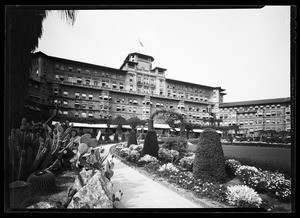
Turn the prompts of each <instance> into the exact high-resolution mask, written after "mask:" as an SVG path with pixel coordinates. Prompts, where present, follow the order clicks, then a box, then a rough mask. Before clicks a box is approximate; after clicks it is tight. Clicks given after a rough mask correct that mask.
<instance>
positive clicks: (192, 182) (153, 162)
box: [115, 145, 291, 210]
mask: <svg viewBox="0 0 300 218" xmlns="http://www.w3.org/2000/svg"><path fill="white" fill-rule="evenodd" d="M141 150H142V145H132V147H130V148H128V150H127V149H124V147H123V146H122V145H119V147H118V146H117V147H116V149H115V152H116V151H117V152H119V154H121V155H123V156H126V157H127V158H126V157H125V160H127V161H129V162H131V163H134V164H136V166H138V167H140V168H141V169H142V170H144V171H146V172H148V173H149V174H152V175H156V176H157V177H158V178H162V179H164V180H166V181H167V182H169V183H171V184H174V185H176V186H178V187H180V188H183V189H186V190H188V191H190V192H192V193H193V194H194V196H196V197H198V198H203V197H205V198H210V199H212V200H216V201H218V202H221V203H225V204H228V205H230V206H235V207H261V208H266V210H271V209H270V208H272V210H276V208H277V210H280V209H278V208H279V207H275V206H272V205H270V204H269V203H268V202H266V201H264V200H262V199H261V197H260V193H266V194H268V195H270V196H272V197H275V198H277V199H278V200H279V201H281V202H290V200H291V182H290V180H287V179H285V178H284V175H283V174H281V173H278V172H275V173H274V172H270V171H266V170H265V171H262V170H261V169H258V168H256V167H253V166H245V165H242V164H241V163H240V162H239V161H237V160H235V159H227V160H226V162H225V167H226V172H227V174H228V175H229V176H230V178H231V179H232V177H233V178H236V179H238V180H240V181H241V182H242V183H243V185H242V186H241V185H240V186H234V185H232V184H231V185H228V184H227V183H224V184H221V183H209V182H207V181H202V180H196V179H195V178H194V177H193V173H192V166H193V161H194V157H195V156H194V153H193V152H186V153H184V157H183V158H181V159H180V160H179V163H178V165H177V164H175V163H174V162H172V160H174V159H173V158H174V157H175V156H176V154H177V153H175V152H176V151H175V150H172V149H166V148H160V151H159V158H158V159H157V158H155V157H152V156H150V155H144V156H141V155H140V151H141ZM174 151H175V152H174ZM121 155H119V156H120V157H122V156H121ZM130 156H134V157H135V158H129V157H130ZM123 158H124V157H123ZM281 210H282V208H281Z"/></svg>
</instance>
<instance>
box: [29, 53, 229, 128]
mask: <svg viewBox="0 0 300 218" xmlns="http://www.w3.org/2000/svg"><path fill="white" fill-rule="evenodd" d="M153 61H154V58H153V57H151V56H148V55H144V54H141V53H136V52H135V53H130V54H128V56H127V57H126V58H125V60H124V61H123V63H122V64H121V67H120V68H119V69H115V68H110V67H105V66H99V65H94V64H89V63H83V62H79V61H74V60H67V59H63V58H58V57H51V56H48V55H46V54H44V53H42V52H37V53H34V54H32V69H31V74H30V84H29V86H30V89H29V96H28V104H27V109H28V110H31V111H34V112H40V113H42V114H45V113H46V114H48V116H50V114H51V110H53V108H55V106H56V105H58V107H59V113H60V114H61V116H65V117H66V119H67V118H68V117H83V118H87V117H93V118H104V119H108V118H111V119H113V118H115V117H117V116H118V115H120V116H122V117H124V118H125V119H128V118H130V117H133V116H137V117H139V118H140V119H143V120H146V119H148V118H149V117H150V114H152V113H153V112H155V110H159V109H175V110H176V111H178V112H180V113H181V114H183V115H184V116H185V117H186V119H187V121H188V122H191V123H197V124H202V125H206V124H207V125H208V123H207V122H204V121H203V118H205V117H208V116H209V113H210V112H215V111H217V110H218V107H219V104H220V103H222V102H223V96H224V95H225V93H224V91H225V90H224V89H222V88H221V87H211V86H205V85H200V84H194V83H188V82H183V81H178V80H173V79H168V78H166V76H165V73H166V69H165V68H161V67H154V68H153V67H152V62H153Z"/></svg>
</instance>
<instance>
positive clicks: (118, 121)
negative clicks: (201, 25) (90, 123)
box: [111, 116, 126, 134]
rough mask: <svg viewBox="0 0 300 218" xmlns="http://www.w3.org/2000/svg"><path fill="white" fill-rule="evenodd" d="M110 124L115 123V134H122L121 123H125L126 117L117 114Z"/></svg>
mask: <svg viewBox="0 0 300 218" xmlns="http://www.w3.org/2000/svg"><path fill="white" fill-rule="evenodd" d="M111 124H114V125H117V131H116V132H117V134H122V133H123V131H122V125H124V124H126V119H125V118H124V117H122V116H117V117H116V118H115V119H113V120H112V122H111Z"/></svg>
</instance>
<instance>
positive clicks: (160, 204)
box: [112, 159, 200, 208]
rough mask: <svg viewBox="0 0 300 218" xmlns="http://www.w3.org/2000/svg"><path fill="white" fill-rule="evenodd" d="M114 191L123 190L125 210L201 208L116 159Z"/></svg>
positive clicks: (122, 202)
mask: <svg viewBox="0 0 300 218" xmlns="http://www.w3.org/2000/svg"><path fill="white" fill-rule="evenodd" d="M114 162H115V167H114V176H113V177H112V183H113V186H114V190H121V191H122V192H123V194H124V195H123V198H122V200H121V204H122V206H123V207H124V208H199V207H200V206H199V205H198V204H196V203H194V202H193V201H190V200H188V199H186V198H184V197H182V196H181V195H179V194H178V193H176V192H174V191H173V190H170V189H168V188H167V187H165V186H163V185H161V184H159V183H157V182H155V181H153V180H151V179H150V178H149V177H146V176H145V175H143V174H141V173H139V172H138V171H136V170H134V169H133V168H131V167H129V166H127V165H126V164H124V163H122V162H121V161H120V160H118V159H114Z"/></svg>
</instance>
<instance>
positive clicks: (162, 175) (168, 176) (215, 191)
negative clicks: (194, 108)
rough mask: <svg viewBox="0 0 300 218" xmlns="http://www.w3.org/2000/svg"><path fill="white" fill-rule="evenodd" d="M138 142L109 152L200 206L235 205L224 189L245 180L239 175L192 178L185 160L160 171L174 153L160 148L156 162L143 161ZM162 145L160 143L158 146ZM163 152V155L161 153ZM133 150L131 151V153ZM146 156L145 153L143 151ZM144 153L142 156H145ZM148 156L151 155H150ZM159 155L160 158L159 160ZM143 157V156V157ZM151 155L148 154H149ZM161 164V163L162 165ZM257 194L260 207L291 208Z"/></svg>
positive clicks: (273, 208) (189, 154)
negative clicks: (217, 178)
mask: <svg viewBox="0 0 300 218" xmlns="http://www.w3.org/2000/svg"><path fill="white" fill-rule="evenodd" d="M141 148H142V145H135V146H130V147H129V148H127V146H126V145H125V144H124V146H122V144H119V145H116V146H113V147H112V148H111V149H112V150H111V152H112V153H114V154H115V155H116V156H117V157H119V158H120V159H121V161H122V162H123V163H125V164H127V165H129V166H131V167H133V168H135V169H136V170H138V171H139V172H141V173H142V174H144V175H146V176H148V177H150V178H152V179H153V180H155V181H157V182H159V183H161V184H162V185H165V186H167V187H168V188H170V189H172V190H174V191H176V192H178V193H180V194H181V195H183V196H185V197H186V198H188V199H191V200H193V201H195V202H198V203H202V204H203V205H205V206H204V207H207V208H209V207H214V208H220V207H223V208H224V207H225V208H226V207H231V208H232V207H235V206H233V205H230V204H228V202H226V199H225V190H226V188H227V187H228V186H234V185H244V184H245V182H244V181H242V180H241V179H239V178H237V177H235V176H232V175H231V176H228V177H227V178H226V181H225V182H224V183H222V184H218V183H215V184H213V183H209V182H204V181H197V182H195V181H193V178H192V175H193V174H192V172H191V169H192V168H191V166H190V165H189V164H188V160H187V162H185V165H184V167H183V164H182V162H181V164H180V165H179V164H174V165H173V164H172V167H173V166H174V168H176V169H178V171H177V172H171V171H165V172H164V171H162V172H161V171H160V168H161V167H162V165H163V164H166V163H169V164H171V163H170V162H168V161H166V157H165V156H168V155H169V156H170V157H169V159H173V157H172V154H173V155H174V154H175V152H172V151H170V152H168V153H166V152H162V151H161V150H160V151H159V153H160V155H159V156H160V158H158V159H160V160H158V161H157V162H154V163H151V161H150V162H149V163H146V162H147V161H146V162H145V161H144V163H142V162H141V160H142V159H143V158H141V154H140V153H139V151H140V150H141ZM161 148H162V147H161V146H160V149H161ZM135 149H137V150H136V151H135V152H132V151H133V150H135ZM162 153H164V155H162ZM131 154H133V155H131ZM145 156H146V155H145ZM145 156H144V157H145ZM187 156H188V157H185V158H187V159H189V158H190V157H192V155H191V152H189V153H187ZM150 157H151V156H150ZM162 157H163V159H164V161H162ZM146 159H147V158H146ZM150 159H152V158H150ZM164 166H165V165H164ZM172 167H171V168H172ZM188 169H189V170H188ZM258 196H260V197H261V199H262V203H261V206H260V208H263V209H265V211H290V210H291V204H290V203H289V202H286V203H285V202H282V201H279V200H278V199H276V198H275V197H274V195H271V194H270V193H265V192H262V193H258Z"/></svg>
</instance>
